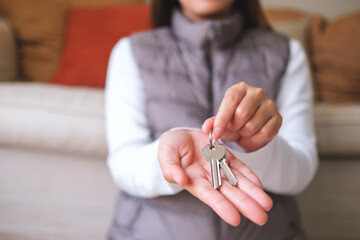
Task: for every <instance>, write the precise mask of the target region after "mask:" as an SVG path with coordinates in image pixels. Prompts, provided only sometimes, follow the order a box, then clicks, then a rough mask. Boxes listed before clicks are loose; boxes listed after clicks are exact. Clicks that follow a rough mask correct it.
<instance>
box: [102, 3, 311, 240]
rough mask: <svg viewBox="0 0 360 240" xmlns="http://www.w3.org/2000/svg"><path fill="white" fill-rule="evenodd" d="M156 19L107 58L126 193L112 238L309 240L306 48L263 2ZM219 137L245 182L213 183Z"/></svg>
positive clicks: (160, 13)
mask: <svg viewBox="0 0 360 240" xmlns="http://www.w3.org/2000/svg"><path fill="white" fill-rule="evenodd" d="M152 11H153V12H152V16H153V24H154V27H155V29H154V30H152V31H149V32H145V33H140V34H136V35H133V36H131V37H128V38H124V39H121V40H120V41H119V42H118V44H117V45H116V46H115V47H114V49H113V51H112V54H111V57H110V62H109V68H108V77H107V86H106V119H107V120H106V121H107V136H108V145H109V156H108V164H109V167H110V170H111V173H112V176H113V178H114V181H115V183H116V184H117V185H118V186H119V187H120V189H121V190H122V193H121V195H120V198H119V201H118V206H117V210H116V217H115V220H114V224H113V227H112V229H111V232H110V239H304V238H305V237H304V234H303V232H302V230H301V226H300V223H299V216H298V212H297V207H296V203H295V201H294V199H293V197H290V196H291V195H295V194H297V193H299V192H301V191H302V190H303V189H304V188H305V187H306V186H307V185H308V184H309V182H310V181H311V179H312V178H313V175H314V173H315V171H316V168H317V164H318V160H317V153H316V147H315V135H314V128H313V119H312V118H313V115H312V89H311V79H310V74H309V69H308V66H307V62H306V57H305V54H304V51H303V50H302V48H301V46H300V44H299V43H298V42H297V41H295V40H289V39H287V38H286V37H284V36H281V35H279V34H276V33H274V32H273V31H271V29H270V27H269V26H268V24H267V22H266V20H265V18H264V16H263V14H262V11H261V9H260V6H259V3H258V1H255V0H226V1H217V0H179V1H176V0H155V1H153V2H152ZM201 127H202V130H203V131H202V132H201V131H200V128H201ZM280 127H281V128H280ZM211 129H213V130H214V131H213V136H214V138H216V139H218V140H219V141H220V142H222V143H223V144H224V145H225V146H226V147H227V148H228V150H229V154H228V159H227V160H228V164H229V165H230V167H231V169H232V171H233V172H234V174H235V176H236V178H237V179H238V184H237V186H232V185H231V184H229V182H228V181H227V180H226V178H224V180H223V181H222V182H223V184H222V186H221V187H220V188H219V189H218V190H215V189H213V188H212V186H211V177H210V166H209V163H208V162H207V161H206V160H204V159H203V158H202V157H201V149H202V148H203V147H204V146H205V145H206V144H208V142H209V137H208V133H209V131H210V130H211ZM239 159H240V160H239ZM255 174H256V175H255ZM223 177H224V176H223ZM258 177H259V178H258ZM260 180H261V182H260ZM264 190H265V191H266V192H265V191H264ZM285 195H287V196H285ZM270 209H271V210H270ZM240 222H241V223H240Z"/></svg>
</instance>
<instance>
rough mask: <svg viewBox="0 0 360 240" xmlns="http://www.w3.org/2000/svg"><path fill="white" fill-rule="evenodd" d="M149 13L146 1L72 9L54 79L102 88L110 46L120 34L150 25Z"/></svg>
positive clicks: (73, 84)
mask: <svg viewBox="0 0 360 240" xmlns="http://www.w3.org/2000/svg"><path fill="white" fill-rule="evenodd" d="M149 13H150V11H149V6H148V5H147V4H138V5H130V6H112V7H110V6H107V7H96V8H89V7H88V8H73V9H69V10H68V14H67V19H66V20H67V23H66V33H65V40H64V41H65V42H64V48H63V52H62V56H61V60H60V66H59V69H58V72H57V73H56V74H55V76H54V78H53V79H52V83H57V84H63V85H71V86H87V87H98V88H103V87H104V86H105V79H106V69H107V63H108V60H109V56H110V52H111V49H112V48H113V46H114V45H115V44H116V42H117V41H118V40H119V39H120V38H122V37H124V36H127V35H129V34H131V33H134V32H136V31H140V30H147V29H150V14H149Z"/></svg>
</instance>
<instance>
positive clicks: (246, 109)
mask: <svg viewBox="0 0 360 240" xmlns="http://www.w3.org/2000/svg"><path fill="white" fill-rule="evenodd" d="M281 124H282V117H281V115H280V113H279V111H278V109H277V107H276V105H275V103H274V102H273V101H272V100H271V99H269V98H268V97H267V96H266V95H265V93H264V90H262V89H261V88H254V87H252V86H250V85H248V84H246V83H245V82H241V83H238V84H235V85H233V86H231V87H230V88H229V89H228V90H227V91H226V93H225V96H224V98H223V100H222V102H221V104H220V107H219V110H218V113H217V114H216V116H215V117H212V118H209V119H207V120H206V121H205V122H204V124H203V127H202V129H203V131H204V132H205V133H209V131H210V130H211V129H213V137H214V138H215V139H220V138H223V139H225V140H229V141H235V142H237V143H238V144H239V145H240V146H241V147H242V148H244V149H245V150H246V151H247V152H252V151H256V150H258V149H259V148H261V147H263V146H265V145H266V144H267V143H268V142H270V141H271V140H272V139H273V138H274V137H275V136H276V135H277V133H278V131H279V129H280V127H281Z"/></svg>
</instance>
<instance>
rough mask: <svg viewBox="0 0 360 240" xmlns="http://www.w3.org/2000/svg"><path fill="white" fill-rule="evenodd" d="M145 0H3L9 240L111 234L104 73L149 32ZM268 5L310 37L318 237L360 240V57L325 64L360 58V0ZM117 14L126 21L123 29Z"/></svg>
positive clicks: (283, 25)
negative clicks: (119, 45)
mask: <svg viewBox="0 0 360 240" xmlns="http://www.w3.org/2000/svg"><path fill="white" fill-rule="evenodd" d="M139 2H140V1H136V0H127V1H126V0H68V1H65V0H12V1H8V0H0V14H1V15H0V239H1V240H12V239H22V240H30V239H37V240H41V239H62V240H70V239H74V240H75V239H76V240H78V239H88V240H91V239H94V240H95V239H105V238H106V235H107V231H108V229H109V226H110V223H111V220H112V214H113V212H114V206H115V202H116V199H117V195H118V192H119V191H120V190H119V189H117V187H116V186H115V185H114V183H113V182H112V180H111V177H110V173H109V171H108V169H107V165H106V154H107V148H106V138H105V126H104V89H103V87H104V84H105V82H104V79H105V72H104V71H106V59H107V58H108V53H109V51H110V50H111V46H113V44H114V42H113V41H114V39H116V38H119V37H121V36H125V35H127V34H129V33H131V32H133V31H137V30H142V29H147V28H149V24H148V21H147V18H148V9H147V7H146V6H145V7H144V5H143V4H141V5H139ZM263 2H264V5H265V6H266V16H267V18H268V19H269V20H270V23H271V25H272V27H273V28H274V29H275V30H276V31H279V32H282V33H283V34H286V35H288V36H291V37H294V38H297V39H299V40H300V41H301V42H302V43H303V45H304V48H305V49H306V51H307V53H308V57H309V60H310V63H311V66H312V69H313V76H314V89H315V93H316V94H315V98H314V112H315V125H316V126H315V127H316V133H317V138H318V149H319V154H320V167H319V170H318V173H317V175H316V176H315V178H314V180H313V182H312V183H311V184H310V186H309V187H308V189H306V190H305V191H304V192H303V193H301V194H300V195H299V196H297V198H298V201H299V207H300V211H301V213H302V217H303V219H302V221H303V225H304V228H305V231H306V233H307V235H308V236H309V239H319V240H320V239H321V240H325V239H359V236H360V221H359V217H360V204H359V202H360V181H359V177H358V172H359V171H360V104H359V103H360V101H359V99H358V97H359V96H360V94H359V93H360V92H359V88H358V85H356V84H359V83H360V74H359V75H357V74H356V71H359V68H360V66H359V63H360V60H359V61H358V62H354V64H350V67H349V69H346V71H345V70H344V72H342V73H338V72H336V73H327V72H323V70H322V69H324V68H325V70H326V69H329V68H330V69H331V70H332V68H331V67H329V66H330V65H329V64H330V63H331V61H330V60H329V59H327V58H328V57H329V56H331V54H335V55H336V56H340V59H344V62H345V63H343V62H340V63H339V62H336V61H338V60H339V59H338V58H336V59H335V60H334V61H335V64H336V65H341V64H345V66H347V64H348V63H349V62H353V61H350V60H353V58H351V57H354V58H355V59H356V58H357V57H358V56H360V54H357V53H359V48H360V46H359V43H360V41H357V40H358V39H359V38H358V37H359V28H358V27H359V26H358V25H359V21H358V19H359V17H358V16H359V13H356V11H355V13H349V12H348V9H350V10H351V11H352V12H354V10H357V11H359V9H360V5H359V1H351V0H347V1H344V2H346V4H343V6H342V5H339V4H336V1H326V5H322V8H321V9H320V10H321V12H318V13H316V14H315V13H314V12H312V11H311V7H312V1H310V2H309V3H308V2H307V1H300V0H298V1H294V3H293V4H294V5H296V4H300V5H301V6H303V5H304V6H306V5H307V6H308V7H309V9H300V10H299V9H293V8H291V7H292V6H287V5H286V6H283V5H281V4H283V3H282V2H281V1H276V0H273V1H270V0H268V1H263ZM271 2H273V3H274V5H271ZM130 3H132V5H128V4H130ZM133 4H135V5H133ZM105 5H106V6H105ZM290 5H291V4H290ZM349 5H350V7H349ZM274 7H276V8H274ZM327 8H328V9H331V13H332V15H331V16H330V17H329V16H328V15H326V13H327V10H326V9H327ZM20 9H21V11H20ZM334 9H335V10H334ZM344 9H345V10H346V11H345V10H344ZM336 10H338V12H339V13H340V12H341V14H342V15H343V16H345V15H344V12H345V13H346V14H350V15H351V18H354V16H355V19H356V21H355V23H354V24H352V23H348V22H347V21H349V22H350V20H348V18H347V17H346V16H345V17H341V16H339V15H336ZM40 12H42V13H41V14H42V15H41V16H39V15H40ZM104 14H105V15H106V16H107V17H104V18H103V17H102V16H103V15H104ZM354 14H355V15H354ZM344 18H345V20H346V21H345V20H344ZM129 19H130V20H129ZM139 19H143V20H144V21H139ZM344 21H345V23H343V22H344ZM89 22H90V23H91V24H87V23H89ZM113 22H116V23H117V24H120V25H119V26H121V27H118V28H117V29H116V30H114V29H113V28H112V27H111V26H112V25H111V24H110V23H113ZM339 22H340V23H343V24H345V26H350V30H349V29H348V31H347V32H344V33H343V34H340V36H333V35H331V34H332V32H331V31H335V30H336V28H337V29H343V28H344V27H343V26H338V25H339ZM40 25H42V27H39V26H40ZM105 25H106V26H105ZM108 25H109V26H108ZM130 25H131V26H130ZM333 26H335V27H334V28H335V30H333ZM94 29H95V30H94ZM98 31H101V34H99V35H96V34H95V33H96V32H98ZM114 31H117V32H116V34H115V35H113V32H114ZM349 31H350V33H351V36H352V38H351V39H350V40H352V41H351V42H349V43H347V44H341V46H342V48H341V52H340V53H339V52H335V53H327V52H326V51H327V49H335V47H334V45H332V44H333V41H328V40H327V38H329V37H331V39H332V40H333V39H335V38H336V37H339V38H340V37H341V36H342V37H343V38H344V36H347V35H346V34H349ZM89 34H90V35H89ZM316 34H318V35H317V36H318V38H316V39H315V35H316ZM328 35H329V36H328ZM89 36H92V37H91V38H89ZM104 36H111V37H106V38H105V37H104ZM110 38H111V39H112V41H110V40H109V39H110ZM345 38H346V39H348V38H347V37H345ZM84 39H88V41H81V40H84ZM354 42H355V43H354ZM356 42H357V45H356V46H357V48H356V46H355V48H354V47H352V48H351V52H352V53H353V55H351V52H350V53H349V54H348V52H346V51H349V49H348V48H349V46H352V45H351V44H356ZM326 46H328V48H327V49H326V48H325V47H326ZM346 46H348V47H346ZM104 51H105V52H106V54H104ZM324 52H326V54H325V56H324V55H323V53H324ZM89 54H98V55H89ZM339 54H340V55H339ZM80 57H82V58H80ZM347 57H349V59H347ZM324 59H325V60H324ZM345 60H348V61H345ZM100 62H101V63H100ZM324 62H325V64H324ZM84 63H86V64H84ZM100 65H101V66H100ZM351 67H352V68H351ZM344 68H345V67H344ZM354 71H355V74H354ZM337 74H340V75H339V76H338V75H337ZM343 75H345V76H350V77H348V78H347V77H345V78H344V79H345V80H347V79H355V80H356V79H357V82H356V81H355V80H353V81H352V82H350V81H349V82H344V83H343V84H342V85H341V86H335V87H332V88H327V86H329V85H331V84H330V83H329V82H327V81H328V79H332V77H333V76H337V77H338V78H339V79H343V78H341V76H343ZM345 80H344V81H345ZM329 81H330V80H329ZM332 81H334V80H332ZM341 87H343V88H341ZM340 88H341V89H340ZM338 90H339V91H338ZM340 90H341V91H340ZM356 91H357V92H356ZM350 92H351V94H350ZM353 92H355V93H353ZM356 93H358V95H357V94H356Z"/></svg>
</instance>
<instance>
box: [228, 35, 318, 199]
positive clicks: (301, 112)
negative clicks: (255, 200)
mask: <svg viewBox="0 0 360 240" xmlns="http://www.w3.org/2000/svg"><path fill="white" fill-rule="evenodd" d="M276 104H277V106H278V109H279V112H280V114H281V115H282V117H283V124H282V126H281V129H280V131H279V134H278V135H277V136H276V137H275V138H274V139H273V140H272V141H271V142H269V143H268V144H267V145H266V146H264V147H263V148H261V149H259V150H257V151H255V152H251V153H245V152H244V151H243V150H242V149H241V148H240V147H239V146H238V145H237V144H236V143H233V142H225V141H224V143H225V144H226V145H227V147H228V148H229V149H230V151H231V152H232V153H233V154H234V156H235V157H236V158H238V159H240V160H241V161H242V162H244V163H245V164H246V165H247V166H249V167H250V168H251V169H252V170H253V171H254V172H255V173H256V174H257V176H258V177H259V178H260V180H261V182H262V183H263V186H264V189H266V190H268V191H270V192H274V193H279V194H288V195H294V194H298V193H300V192H301V191H302V190H304V189H305V188H306V187H307V186H308V184H309V183H310V182H311V180H312V178H313V176H314V174H315V172H316V169H317V167H318V157H317V150H316V137H315V130H314V120H313V97H312V82H311V75H310V70H309V67H308V63H307V59H306V55H305V52H304V50H303V49H302V47H301V45H300V43H299V42H298V41H296V40H291V41H290V59H289V62H288V66H287V69H286V72H285V74H284V75H283V78H282V85H281V88H280V91H279V94H278V97H277V100H276Z"/></svg>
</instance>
